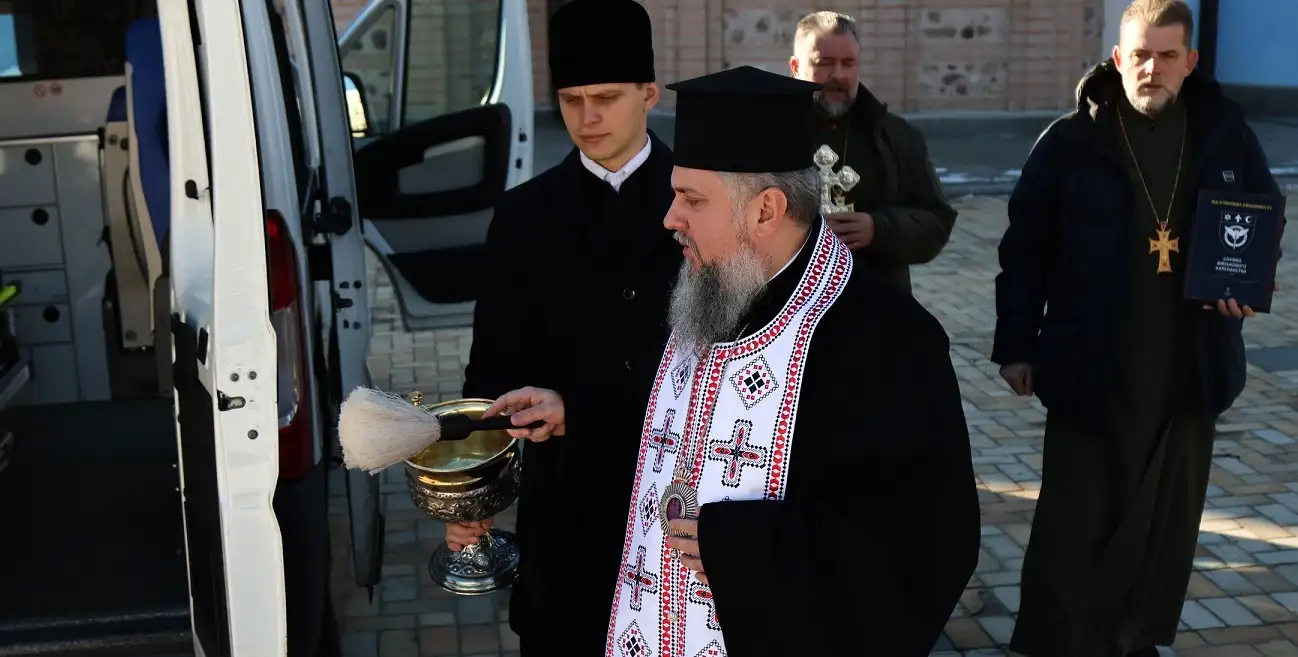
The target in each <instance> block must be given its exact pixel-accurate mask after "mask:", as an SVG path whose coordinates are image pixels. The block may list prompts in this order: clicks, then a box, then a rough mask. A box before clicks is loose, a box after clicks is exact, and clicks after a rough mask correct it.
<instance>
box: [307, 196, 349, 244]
mask: <svg viewBox="0 0 1298 657" xmlns="http://www.w3.org/2000/svg"><path fill="white" fill-rule="evenodd" d="M313 228H314V229H315V232H316V233H317V234H321V235H323V234H326V233H327V234H330V235H346V234H347V231H349V230H351V229H352V204H351V203H350V202H348V201H347V199H345V198H343V197H341V196H335V197H333V198H331V199H329V200H328V201H325V203H324V207H323V209H322V210H321V211H320V213H319V214H317V215H316V216H315V226H314V227H313Z"/></svg>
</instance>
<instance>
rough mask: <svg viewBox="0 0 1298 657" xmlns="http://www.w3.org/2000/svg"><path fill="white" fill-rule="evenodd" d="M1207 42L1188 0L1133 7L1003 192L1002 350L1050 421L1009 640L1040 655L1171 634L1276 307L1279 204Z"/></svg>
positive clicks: (1008, 376) (1120, 650)
mask: <svg viewBox="0 0 1298 657" xmlns="http://www.w3.org/2000/svg"><path fill="white" fill-rule="evenodd" d="M1193 35H1194V14H1193V11H1192V10H1191V9H1190V7H1189V6H1187V5H1186V3H1184V2H1182V1H1181V0H1136V1H1135V2H1133V3H1131V5H1130V6H1129V7H1128V8H1127V10H1126V11H1125V13H1124V14H1123V16H1122V23H1121V29H1120V41H1119V43H1118V44H1117V45H1116V46H1115V47H1114V48H1113V57H1112V59H1110V60H1108V61H1105V62H1103V63H1101V64H1099V65H1097V66H1096V67H1094V68H1093V69H1092V70H1091V71H1090V72H1089V73H1087V74H1086V76H1085V77H1083V78H1082V80H1081V82H1080V83H1079V84H1078V86H1077V94H1076V102H1077V106H1076V107H1077V108H1076V110H1075V111H1074V112H1072V113H1070V114H1068V115H1067V116H1064V117H1063V118H1060V119H1058V120H1057V121H1055V122H1054V123H1053V124H1052V125H1051V126H1050V127H1049V128H1047V129H1046V131H1045V132H1044V133H1043V134H1042V135H1041V137H1040V138H1039V139H1038V141H1037V143H1036V145H1035V146H1034V147H1033V149H1032V152H1031V154H1030V155H1029V156H1028V159H1027V162H1026V163H1025V164H1024V165H1023V173H1022V177H1021V178H1020V180H1019V182H1018V184H1017V186H1016V188H1015V190H1014V193H1013V195H1012V197H1011V198H1010V202H1009V228H1008V229H1007V230H1006V231H1005V235H1004V238H1003V239H1002V241H1001V244H1000V264H1001V273H1000V275H999V276H997V278H996V314H997V322H996V334H995V343H994V346H993V349H992V356H991V359H992V361H993V362H996V363H997V364H999V365H1001V375H1002V376H1003V377H1004V378H1005V380H1006V382H1007V383H1008V384H1009V386H1010V387H1011V388H1012V389H1013V390H1014V391H1015V392H1016V393H1018V394H1019V395H1024V396H1027V395H1036V396H1037V398H1038V399H1040V401H1041V404H1042V405H1044V406H1045V407H1046V409H1047V415H1046V426H1045V450H1044V451H1045V459H1044V464H1043V468H1042V488H1041V495H1040V499H1039V501H1038V503H1037V507H1036V512H1035V515H1034V518H1033V525H1032V534H1031V538H1030V540H1029V544H1028V549H1027V554H1026V555H1025V559H1024V563H1023V576H1022V577H1023V579H1022V604H1021V609H1022V611H1021V612H1020V614H1019V618H1018V623H1017V626H1016V628H1015V632H1014V636H1013V640H1012V641H1011V643H1010V649H1011V650H1013V651H1014V652H1016V653H1019V654H1022V655H1025V656H1026V657H1145V656H1148V657H1154V656H1155V655H1157V646H1168V645H1171V644H1172V642H1173V641H1174V640H1175V639H1176V632H1177V624H1178V621H1179V618H1180V614H1181V608H1182V603H1183V601H1184V600H1185V593H1186V589H1187V586H1188V584H1189V578H1190V571H1191V565H1192V562H1193V559H1194V557H1195V549H1196V546H1197V540H1198V536H1199V521H1200V518H1201V516H1202V514H1203V507H1204V501H1205V497H1206V495H1207V489H1208V475H1209V471H1210V470H1211V467H1212V455H1213V440H1214V436H1215V424H1216V421H1217V418H1218V417H1219V416H1220V414H1221V413H1222V412H1224V411H1225V410H1226V409H1228V408H1230V407H1231V405H1232V404H1233V403H1234V402H1235V399H1236V398H1237V397H1238V396H1239V394H1240V393H1241V392H1242V390H1243V388H1244V380H1245V374H1246V369H1245V367H1246V365H1245V359H1244V340H1243V337H1242V333H1241V331H1242V327H1243V322H1244V321H1245V320H1244V318H1245V317H1252V316H1254V314H1255V312H1265V311H1266V310H1267V309H1268V308H1269V305H1270V299H1271V293H1272V291H1273V289H1274V276H1275V266H1276V261H1277V260H1278V257H1279V253H1278V250H1279V232H1280V230H1281V229H1282V228H1283V197H1281V196H1280V195H1279V190H1278V189H1277V187H1276V183H1275V180H1274V179H1273V178H1272V176H1271V173H1270V169H1269V167H1268V165H1267V161H1266V155H1265V154H1264V153H1263V151H1262V147H1261V145H1260V144H1259V143H1258V140H1257V137H1256V136H1255V135H1254V133H1253V131H1252V129H1251V128H1250V127H1249V125H1248V123H1247V122H1246V121H1245V120H1244V114H1243V110H1242V109H1241V108H1240V106H1239V105H1238V104H1236V103H1235V102H1233V101H1231V100H1229V99H1227V98H1226V97H1225V96H1223V94H1222V92H1221V89H1220V88H1219V87H1218V85H1217V83H1216V82H1214V81H1212V80H1211V79H1210V78H1208V77H1207V76H1204V75H1201V74H1199V73H1197V72H1194V69H1195V62H1196V59H1197V53H1196V52H1195V50H1194V49H1193V47H1192V38H1193Z"/></svg>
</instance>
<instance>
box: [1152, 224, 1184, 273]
mask: <svg viewBox="0 0 1298 657" xmlns="http://www.w3.org/2000/svg"><path fill="white" fill-rule="evenodd" d="M1154 232H1155V233H1157V234H1158V239H1153V238H1150V240H1149V252H1150V253H1155V252H1157V253H1158V273H1160V274H1166V273H1171V271H1172V255H1171V254H1172V252H1176V253H1180V252H1181V246H1180V244H1181V238H1179V237H1178V238H1176V239H1171V237H1172V231H1171V230H1168V229H1163V228H1159V229H1157V230H1155V231H1154Z"/></svg>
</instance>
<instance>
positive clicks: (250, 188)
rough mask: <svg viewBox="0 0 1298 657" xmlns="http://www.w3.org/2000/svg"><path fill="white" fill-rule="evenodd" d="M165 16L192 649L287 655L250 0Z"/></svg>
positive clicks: (164, 12) (204, 0)
mask: <svg viewBox="0 0 1298 657" xmlns="http://www.w3.org/2000/svg"><path fill="white" fill-rule="evenodd" d="M191 8H192V9H193V11H194V12H195V15H193V16H192V17H191V14H190V11H191ZM191 20H192V22H191ZM158 25H159V28H158V29H159V31H160V33H161V42H160V43H159V44H158V47H160V48H161V51H162V62H163V66H162V69H163V71H165V73H164V77H165V87H166V116H167V119H168V120H167V123H166V126H167V128H166V131H167V132H166V135H167V140H168V142H169V143H168V146H167V154H168V161H167V162H166V163H165V164H164V165H162V166H164V167H165V171H163V172H162V175H161V176H159V182H165V184H166V187H167V189H168V190H169V191H170V203H169V206H168V207H169V208H170V212H171V230H170V236H169V243H170V250H171V253H170V258H169V262H170V264H171V272H170V276H171V289H172V304H171V307H172V315H171V331H172V338H173V341H174V342H173V344H174V347H173V348H174V365H173V380H174V386H175V408H176V423H177V441H178V443H179V445H178V447H179V452H180V458H179V462H178V463H177V467H178V469H179V470H180V480H181V490H182V499H183V507H184V519H185V550H186V560H187V563H188V570H189V589H190V615H191V619H192V623H193V632H194V646H195V650H194V652H195V654H198V655H208V656H209V657H218V656H231V657H239V656H242V655H283V654H285V651H286V650H287V638H286V635H287V625H288V624H287V619H286V612H285V607H286V596H285V585H284V554H283V545H282V542H281V537H280V528H279V524H278V522H277V521H276V517H275V512H274V509H273V507H272V498H273V497H274V494H275V487H276V483H277V479H278V476H279V467H278V466H279V442H278V440H277V439H276V438H277V435H278V430H279V413H278V408H277V402H278V396H277V380H278V377H277V361H276V340H275V332H274V329H273V328H272V326H271V322H270V298H269V297H270V292H269V283H268V280H267V258H266V249H265V245H266V241H267V240H266V231H267V227H266V223H265V222H266V214H265V207H264V206H263V204H262V193H261V174H260V170H259V167H258V150H257V135H256V132H255V126H254V123H253V116H254V112H253V106H252V93H251V86H250V81H249V74H248V63H247V58H246V56H245V53H246V52H247V51H246V49H245V46H244V33H243V24H242V21H241V18H240V13H239V6H238V4H236V3H230V2H215V1H213V0H197V1H196V2H194V3H192V4H187V3H184V2H160V3H158ZM191 26H192V29H191ZM206 44H219V45H218V46H217V48H216V49H215V50H213V51H212V52H207V45H206ZM218 51H219V56H217V52H218ZM127 74H128V75H131V74H132V73H131V72H130V70H129V69H128V73H127ZM200 80H201V81H202V86H201V87H200ZM205 99H206V102H205ZM209 137H210V139H209ZM213 190H216V191H215V192H214V191H213ZM141 585H143V586H147V585H148V584H147V583H141Z"/></svg>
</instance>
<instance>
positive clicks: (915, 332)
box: [687, 229, 981, 657]
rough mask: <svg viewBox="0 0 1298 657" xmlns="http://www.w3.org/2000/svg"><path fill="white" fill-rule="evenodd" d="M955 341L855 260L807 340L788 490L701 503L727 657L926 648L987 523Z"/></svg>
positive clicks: (793, 276)
mask: <svg viewBox="0 0 1298 657" xmlns="http://www.w3.org/2000/svg"><path fill="white" fill-rule="evenodd" d="M818 230H819V229H816V230H813V233H812V235H811V239H810V241H809V242H808V244H807V246H806V247H804V248H803V250H802V252H801V253H800V254H799V255H798V257H797V258H796V259H795V260H794V262H793V263H792V264H791V265H790V266H789V267H787V268H786V269H785V270H784V271H783V272H782V273H781V274H780V275H779V276H777V277H776V278H775V279H774V280H773V281H772V282H771V284H770V285H769V286H768V289H767V292H766V294H765V295H764V297H763V298H762V299H761V300H760V301H759V302H758V303H757V304H756V305H755V306H754V310H753V311H752V313H751V317H750V318H749V321H748V326H749V327H750V329H751V330H750V331H749V333H750V334H751V333H754V332H756V331H758V330H760V329H761V328H762V327H763V326H765V325H766V324H767V323H768V322H769V321H770V320H771V319H773V318H774V317H775V316H776V315H777V314H778V313H779V312H780V309H781V308H782V307H783V305H784V303H785V301H786V300H787V299H788V298H789V296H790V295H791V294H792V293H793V292H794V290H795V288H796V287H797V285H798V281H799V280H800V278H801V276H802V272H803V270H804V269H805V268H806V266H807V264H808V262H809V260H810V258H811V252H812V250H813V249H812V248H811V247H812V245H814V244H815V239H816V234H817V231H818ZM948 350H949V343H948V339H947V335H946V332H945V330H944V329H943V328H942V325H941V324H940V323H939V322H938V321H937V319H936V318H935V317H933V316H932V315H931V314H930V313H929V312H928V311H927V310H925V309H924V308H923V307H922V306H920V304H919V303H918V302H917V301H915V299H913V298H911V297H910V296H909V295H908V294H906V293H905V292H904V291H901V290H900V289H898V288H896V286H895V285H892V284H889V283H886V282H884V281H883V280H882V279H879V278H877V275H874V274H870V273H868V272H866V271H864V270H862V269H861V268H855V269H854V270H853V273H852V276H851V278H850V279H849V281H848V283H847V285H846V287H845V288H844V289H843V291H842V293H841V295H840V296H839V297H838V299H837V301H835V302H834V304H833V305H832V306H831V307H830V309H829V310H828V311H826V313H825V315H824V317H823V318H822V319H821V320H820V323H819V324H818V325H817V327H816V330H815V333H814V334H813V336H812V338H811V343H810V346H809V348H808V354H807V360H806V367H805V372H804V374H803V379H802V392H801V396H800V398H799V400H798V407H797V418H796V420H795V422H794V429H793V448H792V454H793V455H792V457H791V459H790V461H789V474H788V481H787V489H786V493H785V497H784V499H782V500H779V501H764V500H759V501H728V502H716V503H710V504H704V505H703V506H702V507H701V508H700V512H699V530H698V532H699V552H700V556H701V558H702V561H703V569H704V570H705V571H706V572H707V575H708V579H709V581H710V584H711V589H712V595H713V600H714V601H715V605H716V615H717V620H718V622H719V624H720V626H721V629H722V634H723V636H724V638H725V644H726V654H727V657H765V656H769V657H777V656H778V657H783V656H786V655H835V656H837V655H879V656H881V657H911V656H914V657H921V656H924V655H928V654H929V652H930V651H931V650H932V648H933V646H934V644H935V643H936V642H937V640H938V638H939V637H940V636H941V633H942V630H943V628H944V627H945V625H946V622H947V620H948V619H949V617H950V615H951V612H952V610H953V609H954V607H955V605H956V603H957V601H958V600H959V597H960V594H961V593H962V592H963V590H964V587H965V585H966V584H967V583H968V582H969V578H970V577H972V575H973V572H974V568H975V566H976V565H977V562H978V546H979V539H980V523H981V521H980V517H979V508H978V496H977V489H976V484H975V479H974V473H973V463H972V460H971V453H970V446H969V433H968V429H967V427H966V425H965V419H964V410H963V408H962V406H961V401H960V388H959V384H958V381H957V379H956V374H955V369H954V367H953V366H952V364H951V359H950V355H949V351H948ZM687 657H689V656H687Z"/></svg>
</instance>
